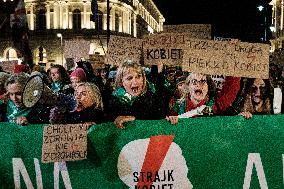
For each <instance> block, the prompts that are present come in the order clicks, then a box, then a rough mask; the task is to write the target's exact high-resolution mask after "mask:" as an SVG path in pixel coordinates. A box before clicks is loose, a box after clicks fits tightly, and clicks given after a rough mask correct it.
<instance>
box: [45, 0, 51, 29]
mask: <svg viewBox="0 0 284 189" xmlns="http://www.w3.org/2000/svg"><path fill="white" fill-rule="evenodd" d="M46 29H48V30H49V29H50V5H49V4H47V5H46Z"/></svg>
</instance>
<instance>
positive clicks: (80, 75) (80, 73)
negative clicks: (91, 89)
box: [70, 68, 87, 81]
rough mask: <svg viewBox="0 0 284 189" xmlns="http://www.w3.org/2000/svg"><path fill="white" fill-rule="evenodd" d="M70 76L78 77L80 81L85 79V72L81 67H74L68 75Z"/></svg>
mask: <svg viewBox="0 0 284 189" xmlns="http://www.w3.org/2000/svg"><path fill="white" fill-rule="evenodd" d="M70 77H78V78H79V79H80V80H81V81H85V80H86V79H87V76H86V73H85V71H84V70H83V69H82V68H76V69H75V70H74V71H73V72H72V73H71V75H70Z"/></svg>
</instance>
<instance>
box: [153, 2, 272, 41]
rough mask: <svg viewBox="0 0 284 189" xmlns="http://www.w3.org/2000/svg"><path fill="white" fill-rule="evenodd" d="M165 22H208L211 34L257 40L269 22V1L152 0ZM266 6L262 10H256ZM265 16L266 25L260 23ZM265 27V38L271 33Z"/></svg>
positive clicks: (243, 39)
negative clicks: (210, 26) (260, 6)
mask: <svg viewBox="0 0 284 189" xmlns="http://www.w3.org/2000/svg"><path fill="white" fill-rule="evenodd" d="M154 2H155V3H156V5H157V7H158V8H159V10H160V11H161V13H162V14H163V15H164V17H165V19H166V22H165V24H212V36H218V37H230V38H238V39H241V40H242V41H247V42H261V37H263V36H264V27H265V26H266V28H268V29H269V26H270V25H271V6H269V5H268V3H269V2H270V0H195V1H193V0H154ZM258 5H263V6H264V5H266V7H267V9H266V11H262V12H260V11H258V9H257V6H258ZM265 16H266V21H267V22H266V24H264V20H265ZM268 29H267V33H268V37H267V39H269V38H270V37H271V36H270V35H271V34H270V32H269V31H268Z"/></svg>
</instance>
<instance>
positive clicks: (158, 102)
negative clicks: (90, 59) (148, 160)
mask: <svg viewBox="0 0 284 189" xmlns="http://www.w3.org/2000/svg"><path fill="white" fill-rule="evenodd" d="M158 80H159V81H160V82H157V83H156V84H157V85H156V86H154V85H153V84H151V83H149V82H147V80H146V76H145V72H144V69H143V67H141V66H140V65H139V64H137V63H135V62H132V61H126V62H124V63H123V64H122V65H121V66H120V67H119V68H118V71H117V75H116V81H115V84H116V89H115V91H114V92H113V94H112V96H111V99H110V102H109V108H108V111H109V112H108V116H109V118H110V120H112V121H114V123H115V124H116V126H117V127H118V128H123V127H124V126H123V123H125V122H128V121H133V120H135V119H139V120H154V119H164V118H165V116H166V111H165V110H166V107H165V103H164V100H163V95H162V86H163V81H164V80H163V79H162V78H161V79H158Z"/></svg>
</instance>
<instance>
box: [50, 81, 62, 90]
mask: <svg viewBox="0 0 284 189" xmlns="http://www.w3.org/2000/svg"><path fill="white" fill-rule="evenodd" d="M62 87H63V85H62V83H61V82H53V83H52V84H51V89H52V91H53V92H58V91H60V90H61V89H62Z"/></svg>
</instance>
